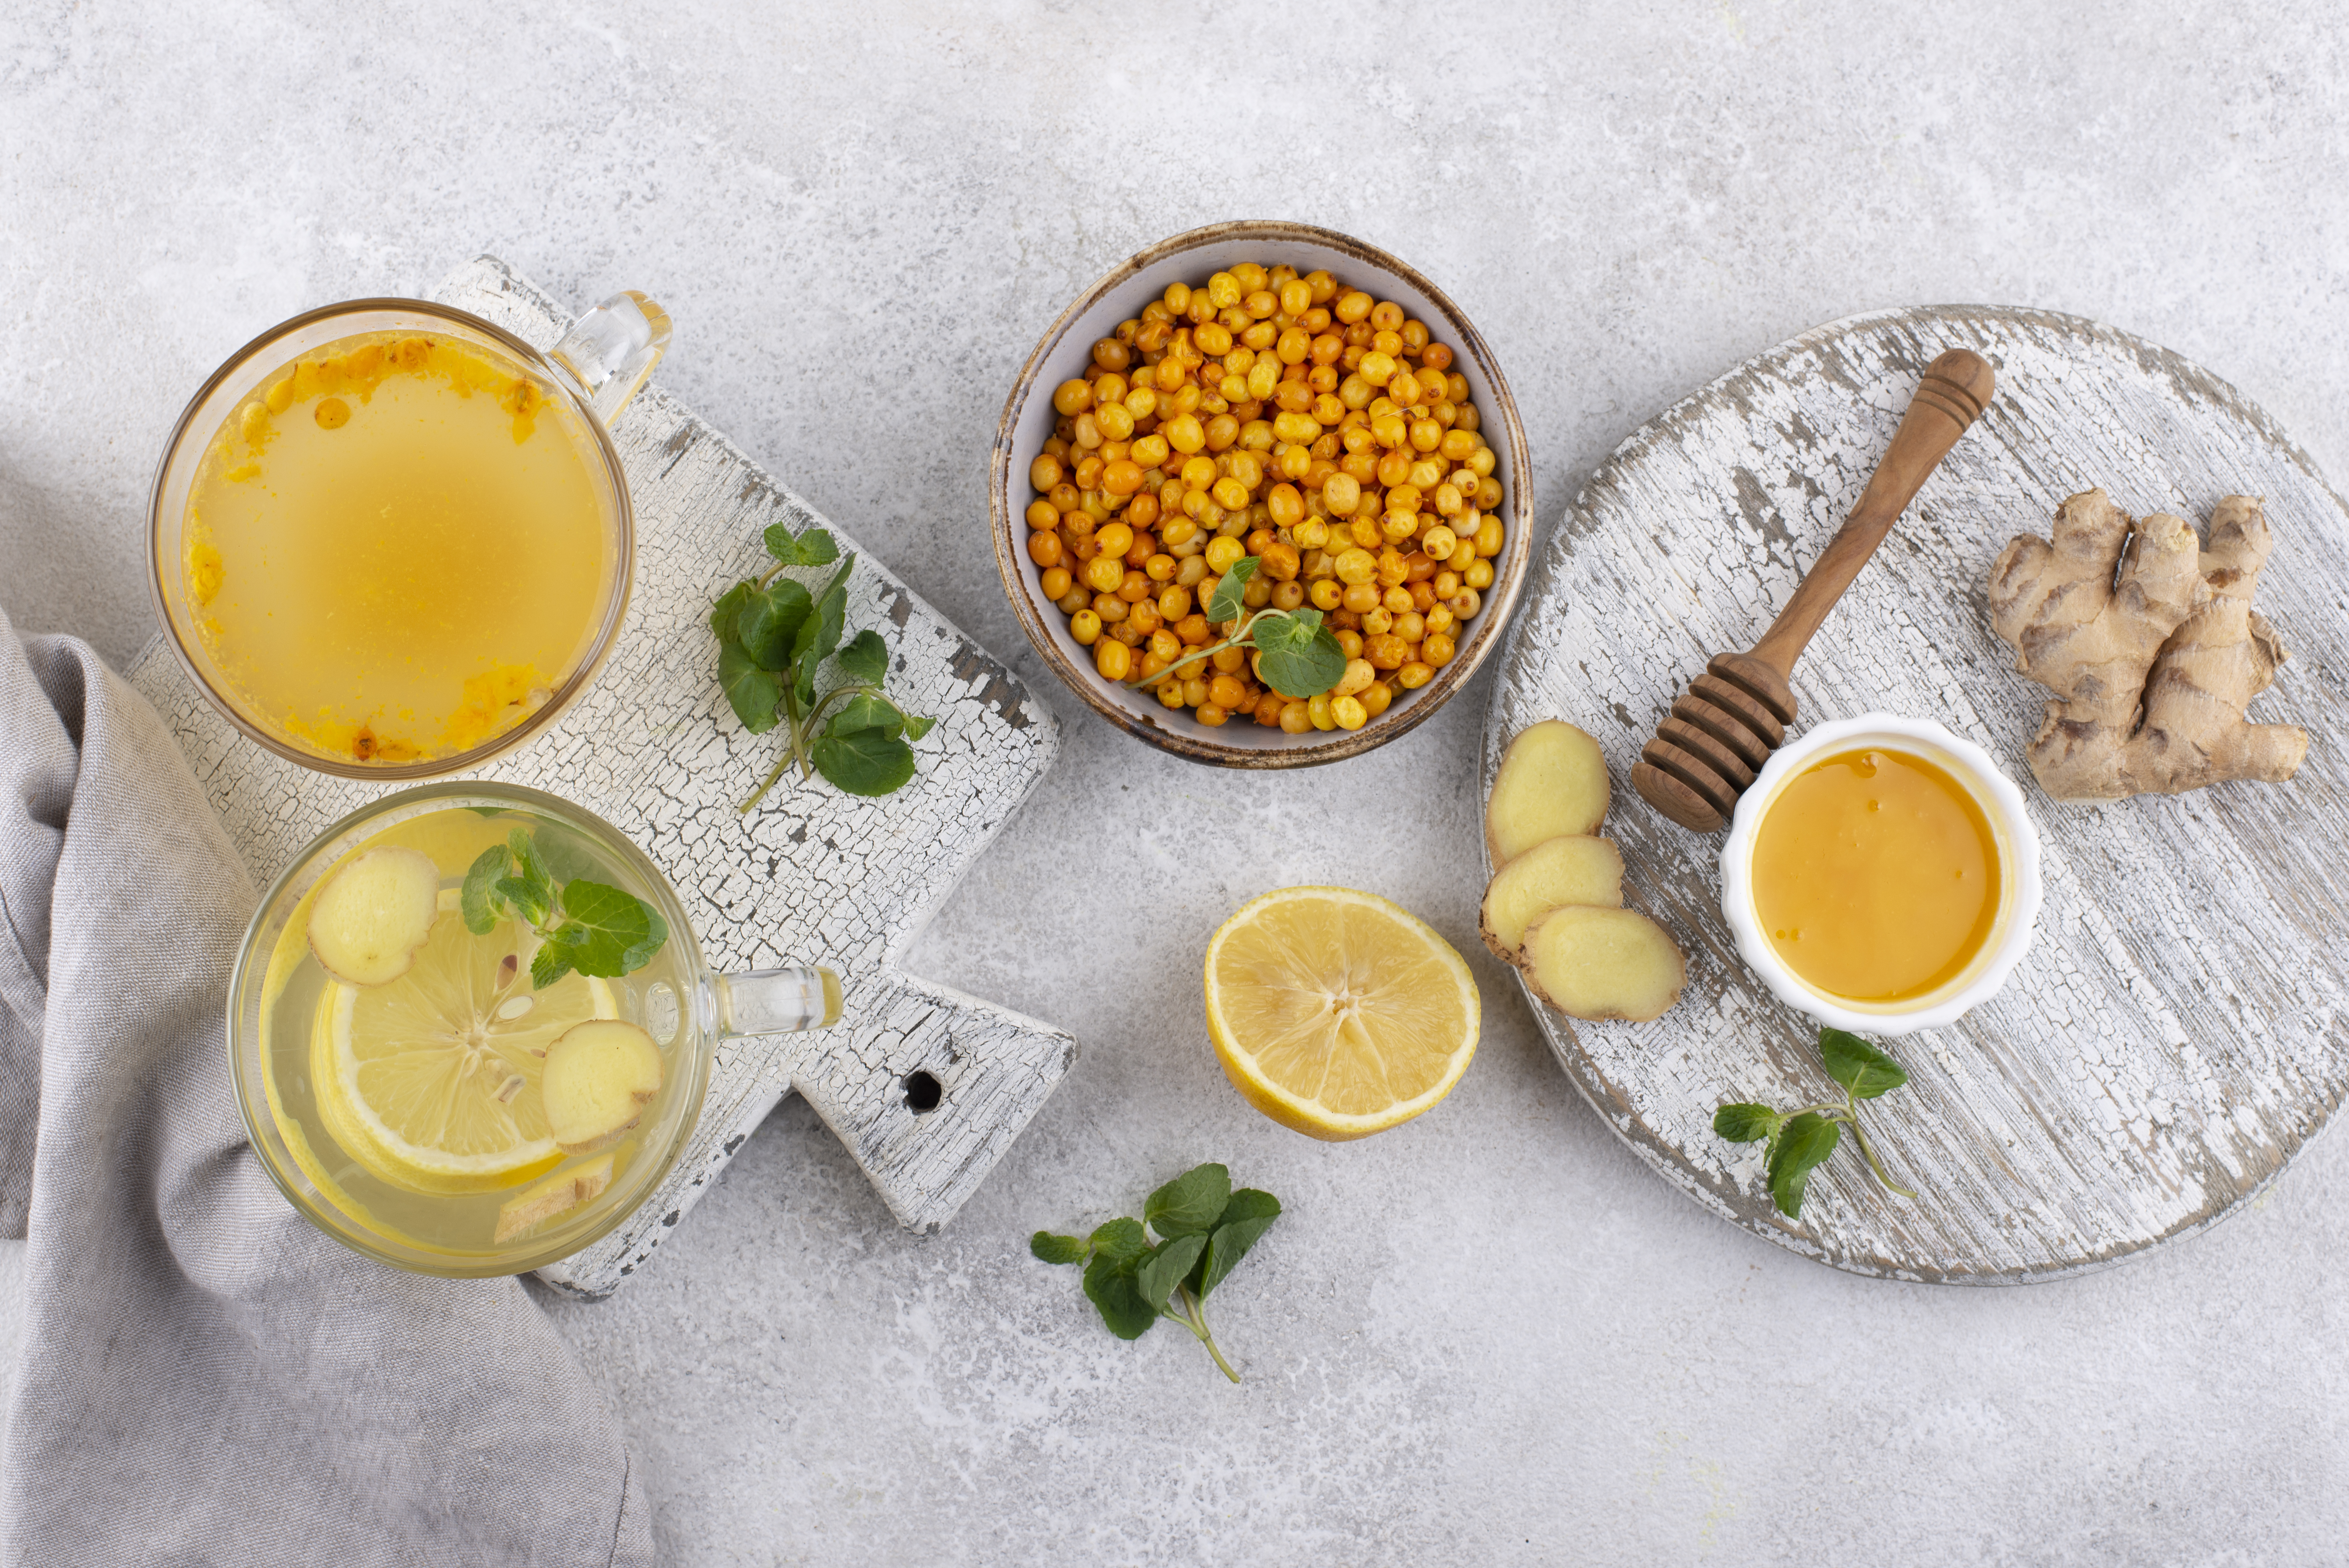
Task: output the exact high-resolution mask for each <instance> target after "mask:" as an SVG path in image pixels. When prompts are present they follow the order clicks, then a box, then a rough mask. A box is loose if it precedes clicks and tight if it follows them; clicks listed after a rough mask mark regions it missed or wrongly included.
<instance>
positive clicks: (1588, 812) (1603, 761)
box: [1485, 718, 1608, 868]
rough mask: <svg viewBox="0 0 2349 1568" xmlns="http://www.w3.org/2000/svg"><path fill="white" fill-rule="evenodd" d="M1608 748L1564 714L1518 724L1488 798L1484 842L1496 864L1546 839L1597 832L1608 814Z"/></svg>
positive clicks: (1503, 755) (1495, 775) (1513, 858)
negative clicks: (1604, 749) (1536, 721)
mask: <svg viewBox="0 0 2349 1568" xmlns="http://www.w3.org/2000/svg"><path fill="white" fill-rule="evenodd" d="M1607 800H1608V782H1607V754H1606V753H1605V752H1603V751H1601V750H1599V742H1597V741H1595V740H1593V739H1591V738H1590V737H1589V736H1588V734H1586V733H1585V732H1584V731H1582V730H1579V729H1578V728H1576V727H1574V726H1573V725H1570V724H1568V723H1567V722H1565V721H1564V720H1563V719H1556V718H1546V719H1544V720H1542V721H1541V722H1540V723H1539V724H1536V725H1530V726H1528V727H1526V728H1525V729H1522V730H1519V731H1518V732H1517V733H1516V735H1515V736H1513V737H1512V738H1510V740H1509V748H1508V749H1507V750H1506V751H1504V752H1503V753H1501V766H1500V769H1499V771H1497V772H1496V773H1495V774H1494V775H1493V793H1492V797H1491V799H1487V800H1486V801H1485V848H1486V849H1487V850H1489V851H1491V852H1492V856H1493V864H1494V866H1495V868H1498V867H1500V866H1505V865H1506V864H1508V863H1509V862H1510V861H1513V860H1516V858H1517V857H1518V856H1519V855H1521V854H1524V853H1525V852H1526V851H1527V850H1530V849H1532V848H1533V847H1534V846H1535V845H1536V844H1538V843H1540V842H1541V841H1543V840H1545V839H1556V838H1560V837H1566V836H1571V835H1581V834H1588V833H1595V832H1597V831H1598V830H1599V823H1600V821H1602V820H1605V818H1606V816H1607Z"/></svg>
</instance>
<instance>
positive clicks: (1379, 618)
mask: <svg viewBox="0 0 2349 1568" xmlns="http://www.w3.org/2000/svg"><path fill="white" fill-rule="evenodd" d="M1393 630H1394V614H1393V612H1392V611H1390V610H1389V609H1388V608H1387V607H1386V606H1385V605H1383V604H1381V605H1378V606H1376V607H1374V608H1372V609H1369V610H1365V611H1363V612H1362V639H1363V641H1364V642H1365V643H1366V644H1367V643H1369V642H1371V641H1372V640H1374V639H1376V638H1379V637H1383V636H1385V635H1386V634H1388V633H1389V632H1392V631H1393Z"/></svg>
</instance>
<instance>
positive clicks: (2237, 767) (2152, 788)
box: [1990, 490, 2308, 800]
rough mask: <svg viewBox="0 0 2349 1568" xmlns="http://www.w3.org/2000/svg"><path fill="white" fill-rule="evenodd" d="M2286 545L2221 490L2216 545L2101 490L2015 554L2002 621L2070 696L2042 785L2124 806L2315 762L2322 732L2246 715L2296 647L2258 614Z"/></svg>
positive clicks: (2252, 500) (2003, 557)
mask: <svg viewBox="0 0 2349 1568" xmlns="http://www.w3.org/2000/svg"><path fill="white" fill-rule="evenodd" d="M2274 543H2275V541H2274V536H2273V535H2272V534H2271V532H2270V531H2269V530H2268V523H2267V516H2266V513H2265V512H2264V511H2263V510H2262V509H2261V504H2260V501H2259V500H2258V498H2257V497H2254V496H2240V495H2230V496H2227V497H2224V498H2223V499H2221V500H2220V502H2219V504H2218V506H2217V507H2216V508H2214V509H2213V510H2212V511H2211V513H2210V527H2209V542H2208V543H2207V544H2206V543H2204V542H2202V541H2199V540H2198V539H2196V538H2195V535H2194V529H2193V526H2192V525H2191V524H2190V523H2189V522H2187V521H2186V520H2185V519H2183V518H2178V517H2172V516H2170V515H2168V513H2165V512H2156V513H2154V514H2152V515H2150V516H2148V517H2146V518H2143V519H2132V518H2131V517H2129V515H2128V514H2127V512H2124V511H2121V509H2120V508H2119V507H2117V506H2116V505H2114V504H2113V501H2112V498H2111V497H2109V496H2107V495H2106V493H2105V492H2104V491H2103V490H2084V491H2082V492H2081V493H2080V494H2078V495H2075V496H2073V497H2071V498H2070V499H2069V500H2065V501H2064V504H2063V505H2062V506H2060V507H2058V508H2057V509H2056V511H2055V523H2054V529H2053V530H2052V531H2050V534H2049V536H2048V537H2047V538H2045V539H2040V538H2037V537H2034V536H2033V535H2030V534H2024V535H2023V536H2022V537H2020V538H2017V539H2015V540H2013V542H2010V543H2009V544H2008V545H2007V547H2006V548H2005V549H2004V550H2003V551H2002V552H1999V557H1998V562H1997V563H1996V564H1995V565H1994V566H1992V568H1991V577H1990V611H1991V625H1992V629H1993V630H1995V631H1996V632H1997V633H1998V634H1999V635H2000V636H2001V637H2002V638H2004V639H2005V640H2006V641H2007V643H2008V644H2009V645H2012V646H2013V649H2014V651H2015V653H2016V655H2017V657H2016V660H2015V665H2014V667H2015V668H2016V669H2017V670H2018V671H2020V672H2021V673H2022V674H2023V675H2025V676H2029V677H2030V678H2031V679H2033V680H2034V681H2037V682H2038V683H2039V684H2040V685H2041V686H2045V687H2047V689H2048V690H2049V691H2051V692H2053V693H2054V696H2055V700H2054V701H2053V702H2050V703H2049V704H2048V705H2047V708H2046V712H2045V716H2044V718H2043V719H2042V721H2041V724H2040V727H2039V733H2038V735H2037V736H2036V737H2035V738H2033V740H2032V742H2031V747H2030V750H2029V752H2028V753H2027V755H2028V757H2029V758H2030V761H2031V771H2032V772H2033V775H2035V776H2036V777H2037V778H2038V779H2039V783H2040V787H2041V788H2042V789H2045V790H2046V791H2047V793H2048V794H2049V795H2051V796H2053V797H2054V798H2055V799H2058V800H2117V799H2123V798H2125V797H2127V796H2130V795H2139V794H2145V793H2148V792H2156V793H2160V794H2165V795H2175V794H2177V793H2178V792H2179V791H2181V790H2186V789H2200V788H2202V787H2203V786H2204V785H2206V784H2218V783H2221V782H2224V781H2225V780H2228V779H2259V780H2261V781H2262V782H2266V783H2281V782H2282V781H2283V780H2284V779H2290V778H2291V777H2292V774H2293V773H2294V772H2296V771H2297V770H2298V769H2299V768H2300V764H2301V761H2302V758H2305V757H2306V756H2307V755H2308V732H2307V731H2306V730H2304V729H2301V728H2298V727H2295V726H2292V725H2288V724H2250V723H2247V722H2245V720H2244V717H2243V709H2244V707H2245V706H2246V705H2247V704H2249V703H2250V701H2251V698H2253V697H2255V696H2258V695H2259V694H2260V693H2261V692H2263V691H2265V690H2266V689H2267V688H2268V686H2269V685H2270V683H2271V682H2272V681H2273V680H2274V679H2275V671H2276V666H2277V665H2280V664H2282V662H2283V661H2284V659H2285V658H2286V657H2288V656H2289V655H2287V654H2286V653H2285V651H2284V647H2283V645H2282V643H2281V642H2280V641H2279V640H2278V639H2277V637H2276V634H2275V629H2274V628H2273V627H2272V626H2271V625H2269V624H2268V623H2267V620H2266V618H2265V617H2263V616H2262V615H2261V614H2260V613H2259V612H2258V611H2256V610H2254V609H2252V608H2251V594H2252V593H2253V591H2254V590H2255V589H2256V588H2257V587H2258V586H2259V580H2260V573H2261V569H2262V568H2264V567H2265V566H2266V564H2267V560H2268V553H2269V552H2270V551H2271V550H2272V549H2273V548H2274Z"/></svg>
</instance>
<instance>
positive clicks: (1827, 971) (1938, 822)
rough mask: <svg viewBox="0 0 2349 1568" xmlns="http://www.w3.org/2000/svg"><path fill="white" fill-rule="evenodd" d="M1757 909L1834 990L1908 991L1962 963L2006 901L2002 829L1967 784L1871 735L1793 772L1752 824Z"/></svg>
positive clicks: (1882, 997)
mask: <svg viewBox="0 0 2349 1568" xmlns="http://www.w3.org/2000/svg"><path fill="white" fill-rule="evenodd" d="M1752 864H1753V882H1754V913H1755V914H1756V916H1757V917H1758V918H1759V920H1760V922H1761V925H1762V931H1763V934H1764V936H1765V937H1766V938H1767V939H1768V940H1769V942H1770V944H1771V946H1772V948H1773V949H1774V950H1775V952H1776V954H1778V957H1779V959H1780V961H1781V962H1783V963H1784V964H1785V965H1786V967H1787V968H1789V969H1791V970H1793V971H1794V972H1795V975H1797V976H1799V977H1800V978H1801V979H1802V980H1803V981H1804V982H1805V983H1806V984H1807V985H1811V986H1813V987H1814V988H1816V989H1817V990H1819V991H1821V992H1824V993H1826V995H1830V996H1835V997H1839V998H1841V999H1843V1000H1845V1001H1849V1002H1860V1003H1874V1004H1884V1003H1898V1002H1906V1001H1910V1000H1913V999H1915V998H1917V997H1920V996H1926V995H1931V994H1932V993H1933V992H1935V991H1938V990H1940V988H1941V987H1942V986H1944V985H1948V984H1949V983H1950V982H1951V981H1952V980H1955V979H1957V978H1958V977H1959V976H1960V975H1963V974H1964V973H1965V972H1966V970H1967V969H1968V968H1969V966H1971V964H1972V963H1973V961H1974V959H1975V957H1976V955H1978V954H1980V953H1981V952H1982V949H1983V947H1984V946H1985V945H1986V944H1988V943H1989V941H1990V938H1991V934H1992V928H1993V927H1994V926H1995V925H1996V924H1997V921H1998V913H1999V896H2000V886H1999V851H1998V841H1997V839H1996V837H1995V836H1994V835H1993V834H1992V830H1991V825H1990V820H1989V818H1988V817H1987V816H1986V815H1985V814H1984V812H1983V810H1982V806H1981V804H1980V803H1979V802H1978V801H1977V800H1976V799H1974V796H1973V794H1972V792H1971V790H1969V789H1967V788H1966V786H1965V785H1964V784H1963V783H1961V781H1960V780H1959V779H1957V778H1956V777H1955V776H1954V775H1952V774H1951V772H1950V771H1949V770H1948V769H1944V768H1942V767H1940V765H1938V764H1936V763H1934V762H1932V761H1930V760H1929V759H1928V758H1923V757H1920V756H1917V755H1915V754H1913V753H1910V752H1907V751H1898V750H1893V749H1891V748H1885V747H1863V748H1857V749H1854V750H1850V751H1840V752H1837V753H1835V754H1834V755H1832V756H1829V757H1826V758H1821V759H1820V760H1819V761H1817V762H1815V763H1813V764H1812V765H1811V766H1810V767H1809V768H1807V769H1804V770H1803V771H1802V772H1801V773H1799V774H1797V775H1795V778H1794V779H1791V780H1789V781H1788V782H1787V784H1786V786H1785V788H1784V789H1781V790H1780V791H1779V792H1778V794H1777V797H1776V798H1775V799H1773V800H1772V801H1771V802H1770V808H1769V810H1768V811H1767V812H1766V813H1765V814H1764V816H1763V819H1762V821H1761V824H1760V826H1759V828H1758V829H1757V830H1756V831H1755V833H1754V853H1753V862H1752Z"/></svg>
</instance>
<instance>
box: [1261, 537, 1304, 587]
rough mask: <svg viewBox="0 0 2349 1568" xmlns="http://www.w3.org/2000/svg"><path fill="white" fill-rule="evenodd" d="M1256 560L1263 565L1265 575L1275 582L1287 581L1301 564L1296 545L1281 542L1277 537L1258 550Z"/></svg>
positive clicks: (1295, 573) (1297, 570)
mask: <svg viewBox="0 0 2349 1568" xmlns="http://www.w3.org/2000/svg"><path fill="white" fill-rule="evenodd" d="M1257 561H1258V563H1259V564H1260V565H1261V566H1262V567H1263V569H1264V573H1265V575H1266V576H1268V577H1270V578H1271V579H1272V580H1273V581H1274V582H1276V583H1286V582H1288V581H1289V580H1290V579H1291V578H1293V577H1295V576H1296V575H1297V573H1298V572H1299V569H1300V568H1301V566H1302V564H1303V562H1302V561H1301V559H1300V558H1299V554H1298V552H1297V546H1295V545H1293V544H1283V543H1282V542H1280V541H1278V540H1277V539H1276V540H1274V541H1273V542H1271V543H1270V544H1268V545H1266V546H1265V547H1264V549H1263V550H1262V551H1260V552H1258V554H1257Z"/></svg>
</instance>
